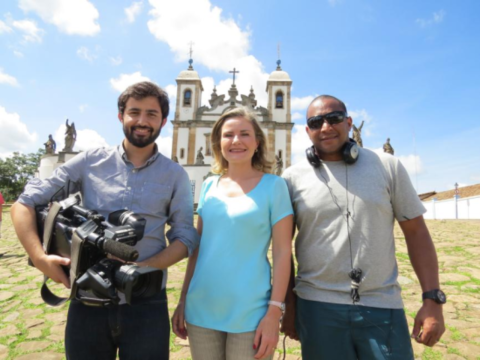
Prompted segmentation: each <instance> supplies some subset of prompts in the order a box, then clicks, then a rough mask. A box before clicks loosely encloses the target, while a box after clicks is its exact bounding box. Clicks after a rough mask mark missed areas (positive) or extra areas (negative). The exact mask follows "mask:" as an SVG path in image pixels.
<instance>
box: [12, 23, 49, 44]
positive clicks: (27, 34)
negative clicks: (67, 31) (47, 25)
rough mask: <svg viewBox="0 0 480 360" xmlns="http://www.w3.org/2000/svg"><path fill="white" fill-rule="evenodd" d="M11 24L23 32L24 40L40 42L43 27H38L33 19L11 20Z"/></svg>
mask: <svg viewBox="0 0 480 360" xmlns="http://www.w3.org/2000/svg"><path fill="white" fill-rule="evenodd" d="M12 26H13V27H14V28H15V29H17V30H20V31H21V32H23V40H24V41H26V42H38V43H41V42H42V36H43V34H44V33H45V31H44V30H43V29H40V28H39V27H38V26H37V24H36V23H35V21H32V20H15V21H13V22H12Z"/></svg>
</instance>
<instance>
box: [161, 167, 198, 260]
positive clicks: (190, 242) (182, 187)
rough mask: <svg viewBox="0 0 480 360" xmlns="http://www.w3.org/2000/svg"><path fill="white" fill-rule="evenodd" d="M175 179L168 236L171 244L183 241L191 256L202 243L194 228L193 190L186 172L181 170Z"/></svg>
mask: <svg viewBox="0 0 480 360" xmlns="http://www.w3.org/2000/svg"><path fill="white" fill-rule="evenodd" d="M172 170H174V169H172ZM175 170H176V169H175ZM174 178H175V185H174V190H173V194H172V200H171V201H170V211H169V217H168V221H167V222H168V224H169V225H170V229H169V230H168V231H167V234H166V235H167V239H168V241H169V242H170V243H171V242H173V241H174V240H179V241H181V242H182V243H183V244H184V245H185V246H186V247H187V249H188V255H189V256H190V255H191V254H192V252H193V251H194V250H195V249H196V248H197V246H198V243H199V242H200V237H199V235H198V233H197V230H196V229H195V227H194V226H193V197H192V189H191V185H190V180H189V178H188V175H187V173H186V172H185V170H183V169H179V170H178V175H177V176H176V177H174Z"/></svg>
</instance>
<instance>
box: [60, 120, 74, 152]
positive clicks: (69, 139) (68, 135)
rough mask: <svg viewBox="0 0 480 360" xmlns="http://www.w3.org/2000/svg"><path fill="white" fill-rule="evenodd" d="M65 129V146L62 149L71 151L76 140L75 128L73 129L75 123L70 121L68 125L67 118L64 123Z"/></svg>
mask: <svg viewBox="0 0 480 360" xmlns="http://www.w3.org/2000/svg"><path fill="white" fill-rule="evenodd" d="M65 125H66V126H67V130H66V131H65V147H64V148H63V150H62V151H65V152H72V151H73V146H74V145H75V141H76V140H77V130H75V123H73V122H72V125H68V119H67V121H66V123H65Z"/></svg>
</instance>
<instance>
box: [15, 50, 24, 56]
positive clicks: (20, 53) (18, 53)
mask: <svg viewBox="0 0 480 360" xmlns="http://www.w3.org/2000/svg"><path fill="white" fill-rule="evenodd" d="M13 54H14V55H15V56H16V57H18V58H23V53H22V52H20V51H18V50H13Z"/></svg>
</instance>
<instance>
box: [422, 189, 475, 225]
mask: <svg viewBox="0 0 480 360" xmlns="http://www.w3.org/2000/svg"><path fill="white" fill-rule="evenodd" d="M418 196H419V197H420V200H422V201H423V205H424V206H425V208H426V209H427V212H426V213H425V214H424V215H423V217H424V218H425V219H433V220H435V219H439V220H440V219H442V220H443V219H467V220H471V219H480V184H476V185H470V186H464V187H458V188H456V189H453V190H447V191H442V192H439V193H437V192H435V191H432V192H429V193H425V194H420V195H418Z"/></svg>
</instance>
